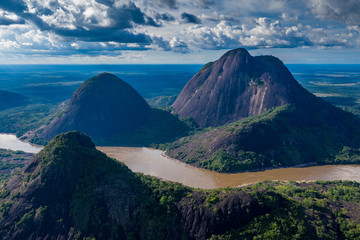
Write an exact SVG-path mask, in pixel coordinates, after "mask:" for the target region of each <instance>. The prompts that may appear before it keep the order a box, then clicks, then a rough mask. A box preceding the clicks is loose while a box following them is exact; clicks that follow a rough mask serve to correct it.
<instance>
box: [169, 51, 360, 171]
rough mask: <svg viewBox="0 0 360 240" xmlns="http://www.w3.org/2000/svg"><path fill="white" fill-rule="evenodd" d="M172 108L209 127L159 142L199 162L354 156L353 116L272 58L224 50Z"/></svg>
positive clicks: (259, 163) (289, 162)
mask: <svg viewBox="0 0 360 240" xmlns="http://www.w3.org/2000/svg"><path fill="white" fill-rule="evenodd" d="M173 107H174V110H175V111H176V112H177V113H178V114H179V116H180V117H186V116H190V117H192V118H193V119H194V120H195V121H196V122H197V123H198V124H199V125H200V126H201V127H209V126H216V128H208V129H204V130H203V131H201V132H198V133H195V134H193V135H192V136H188V137H184V138H181V139H179V140H177V141H176V142H174V143H172V144H169V145H168V146H167V147H166V150H167V154H168V155H169V156H170V157H173V158H176V159H179V160H182V161H184V162H186V163H189V164H193V165H195V166H198V167H204V168H208V169H212V170H215V171H220V172H235V171H245V170H253V169H264V168H267V167H281V166H282V167H284V166H293V165H297V164H304V163H322V164H324V163H357V162H358V160H357V159H359V154H358V153H357V150H356V149H358V148H359V147H360V131H359V126H360V124H359V119H358V118H357V117H356V116H354V115H352V114H351V113H348V112H345V111H343V110H341V109H339V108H336V107H334V106H333V105H331V104H330V103H328V102H325V101H324V100H322V99H321V98H318V97H316V96H314V95H313V94H311V93H310V92H308V91H307V90H306V89H304V88H303V87H302V86H301V85H300V84H299V83H298V82H297V81H296V80H295V79H294V78H293V76H292V75H291V73H290V72H289V70H288V69H287V68H286V67H285V66H284V64H283V63H282V62H281V61H280V60H279V59H277V58H276V57H272V56H259V57H252V56H250V55H249V53H248V52H247V51H246V50H245V49H235V50H232V51H229V52H227V53H226V54H225V55H224V56H222V57H221V58H220V59H219V60H217V61H216V62H214V63H210V64H207V65H205V66H204V67H203V68H202V69H201V70H200V71H199V72H198V73H197V74H196V75H195V76H194V77H193V78H192V79H191V80H190V81H189V83H188V84H187V85H186V86H185V88H184V89H183V91H182V92H181V93H180V95H179V97H178V98H177V100H176V101H175V103H174V104H173ZM345 156H347V157H345Z"/></svg>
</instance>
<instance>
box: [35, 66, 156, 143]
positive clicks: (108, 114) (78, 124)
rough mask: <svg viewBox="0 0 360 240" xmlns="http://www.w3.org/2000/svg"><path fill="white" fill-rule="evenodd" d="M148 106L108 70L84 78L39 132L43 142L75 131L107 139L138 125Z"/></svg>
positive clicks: (145, 114)
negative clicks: (67, 103) (57, 112)
mask: <svg viewBox="0 0 360 240" xmlns="http://www.w3.org/2000/svg"><path fill="white" fill-rule="evenodd" d="M149 114H150V107H149V105H148V104H147V103H146V101H145V100H144V99H143V98H142V97H141V96H140V95H139V93H138V92H136V90H135V89H133V88H132V87H131V86H130V85H129V84H127V83H126V82H124V81H123V80H121V79H120V78H118V77H116V76H115V75H112V74H109V73H101V74H99V75H96V76H95V77H93V78H90V79H89V80H87V81H85V82H84V83H83V84H82V85H81V86H80V87H79V88H78V89H77V90H76V91H75V92H74V94H73V96H72V98H71V100H70V103H69V106H68V107H67V109H66V110H65V112H64V113H63V114H62V115H61V116H60V117H58V118H56V119H54V120H53V121H52V122H51V123H50V124H49V125H48V126H46V127H45V128H44V130H43V131H42V132H41V133H40V134H39V135H40V137H42V138H43V139H45V140H46V141H49V140H51V139H52V138H53V137H54V136H56V135H57V134H59V133H63V132H67V131H72V130H77V131H81V132H84V133H86V134H87V135H89V136H91V137H92V138H95V139H96V138H106V137H111V136H113V135H117V134H122V133H125V132H128V131H130V130H132V129H135V128H137V127H139V126H141V125H142V124H143V123H144V122H145V121H146V119H147V118H148V115H149Z"/></svg>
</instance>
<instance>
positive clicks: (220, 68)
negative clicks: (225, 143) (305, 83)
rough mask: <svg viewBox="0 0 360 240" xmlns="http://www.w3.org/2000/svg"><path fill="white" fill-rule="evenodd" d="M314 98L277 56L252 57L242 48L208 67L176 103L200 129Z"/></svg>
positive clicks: (183, 115)
mask: <svg viewBox="0 0 360 240" xmlns="http://www.w3.org/2000/svg"><path fill="white" fill-rule="evenodd" d="M308 98H312V96H311V94H310V93H308V92H307V91H306V90H305V89H304V88H302V87H301V85H300V84H299V83H298V82H297V81H296V80H295V79H294V78H293V76H292V75H291V73H290V72H289V70H288V69H287V68H286V67H285V65H284V64H283V63H282V62H281V61H280V60H279V59H278V58H276V57H272V56H259V57H252V56H251V55H250V54H249V53H248V52H247V51H246V50H245V49H243V48H239V49H235V50H232V51H229V52H227V53H226V54H224V55H223V56H222V57H221V58H220V59H219V60H217V61H215V62H211V63H208V64H206V65H205V66H204V67H203V68H202V69H201V70H200V71H199V72H198V73H197V74H196V75H195V76H194V77H193V78H192V79H191V80H190V81H189V82H188V83H187V85H186V86H185V87H184V89H183V90H182V91H181V93H180V95H179V96H178V98H177V99H176V101H175V103H174V104H173V108H174V110H175V111H176V113H178V114H179V116H180V117H187V116H190V117H192V118H193V119H194V120H195V121H196V122H197V124H198V125H199V126H200V127H209V126H219V125H223V124H225V123H230V122H234V121H237V120H240V119H242V118H245V117H248V116H256V115H259V114H261V113H264V112H266V111H267V110H269V109H271V108H273V107H277V106H282V105H285V104H293V103H294V104H302V102H304V100H305V101H306V99H308ZM300 102H301V103H300Z"/></svg>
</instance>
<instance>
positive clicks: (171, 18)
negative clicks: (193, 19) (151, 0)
mask: <svg viewBox="0 0 360 240" xmlns="http://www.w3.org/2000/svg"><path fill="white" fill-rule="evenodd" d="M156 20H163V21H167V22H173V21H175V17H174V16H173V15H171V14H169V13H163V14H157V15H156Z"/></svg>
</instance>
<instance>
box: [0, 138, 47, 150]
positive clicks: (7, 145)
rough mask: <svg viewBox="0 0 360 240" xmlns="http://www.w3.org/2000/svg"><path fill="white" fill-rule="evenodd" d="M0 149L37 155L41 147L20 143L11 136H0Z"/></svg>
mask: <svg viewBox="0 0 360 240" xmlns="http://www.w3.org/2000/svg"><path fill="white" fill-rule="evenodd" d="M0 148H4V149H10V150H14V151H16V150H21V151H24V152H28V153H38V152H40V150H41V149H42V147H41V146H36V145H33V144H30V143H27V142H22V141H20V139H18V138H17V137H16V136H15V135H13V134H3V133H2V134H0Z"/></svg>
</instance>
